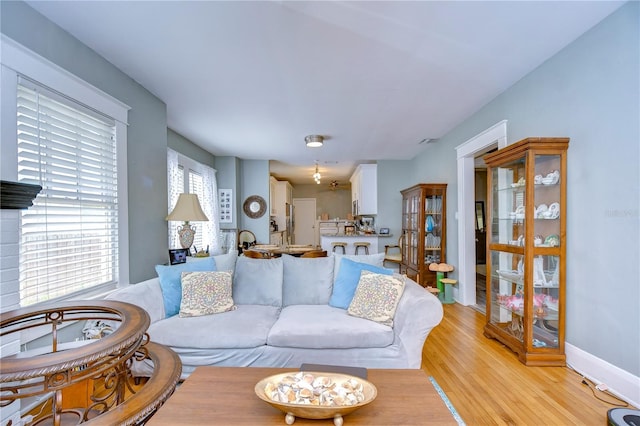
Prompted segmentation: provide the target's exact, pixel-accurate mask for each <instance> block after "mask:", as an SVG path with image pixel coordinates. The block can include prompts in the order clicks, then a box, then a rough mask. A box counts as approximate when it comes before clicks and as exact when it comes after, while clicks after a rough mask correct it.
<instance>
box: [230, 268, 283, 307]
mask: <svg viewBox="0 0 640 426" xmlns="http://www.w3.org/2000/svg"><path fill="white" fill-rule="evenodd" d="M282 264H283V262H282V258H281V257H278V258H275V259H251V258H248V257H245V256H240V257H238V260H237V261H236V273H235V275H234V277H233V301H234V302H235V303H236V304H238V305H270V306H282V282H283V266H282Z"/></svg>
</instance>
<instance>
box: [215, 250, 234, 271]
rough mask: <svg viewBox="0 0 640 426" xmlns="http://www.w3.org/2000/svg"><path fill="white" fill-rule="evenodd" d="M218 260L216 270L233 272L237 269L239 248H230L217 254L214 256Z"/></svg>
mask: <svg viewBox="0 0 640 426" xmlns="http://www.w3.org/2000/svg"><path fill="white" fill-rule="evenodd" d="M212 257H213V260H214V261H215V262H216V270H218V271H231V273H233V272H234V271H235V270H236V260H237V259H238V250H229V253H226V254H217V255H215V256H212Z"/></svg>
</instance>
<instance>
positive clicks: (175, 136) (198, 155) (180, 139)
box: [167, 129, 216, 168]
mask: <svg viewBox="0 0 640 426" xmlns="http://www.w3.org/2000/svg"><path fill="white" fill-rule="evenodd" d="M167 146H168V147H169V148H171V149H173V150H174V151H176V152H179V153H180V154H182V155H184V156H186V157H189V158H191V159H192V160H195V161H197V162H199V163H201V164H204V165H206V166H209V167H211V168H215V159H216V157H214V156H213V154H211V153H210V152H209V151H205V150H204V149H202V148H200V147H199V146H197V145H195V144H194V143H193V142H191V141H190V140H189V139H187V138H185V137H184V136H182V135H181V134H180V133H177V132H175V131H173V130H171V129H167Z"/></svg>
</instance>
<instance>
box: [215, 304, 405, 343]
mask: <svg viewBox="0 0 640 426" xmlns="http://www.w3.org/2000/svg"><path fill="white" fill-rule="evenodd" d="M224 315H226V314H224ZM393 339H394V333H393V329H392V328H391V327H387V326H385V325H382V324H379V323H377V322H373V321H369V320H365V319H362V318H356V317H353V316H350V315H349V314H347V311H345V310H344V309H339V308H333V307H331V306H328V305H291V306H286V307H284V308H282V312H280V317H279V318H278V320H277V321H276V323H275V324H274V325H273V327H272V328H271V331H270V332H269V337H268V338H267V344H268V345H271V346H280V347H291V348H308V349H326V348H344V349H347V348H371V347H375V348H382V347H386V346H389V345H390V344H392V343H393Z"/></svg>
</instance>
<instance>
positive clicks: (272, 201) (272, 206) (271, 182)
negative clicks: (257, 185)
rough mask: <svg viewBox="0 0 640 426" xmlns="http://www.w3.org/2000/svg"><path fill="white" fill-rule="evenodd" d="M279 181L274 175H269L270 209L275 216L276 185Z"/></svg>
mask: <svg viewBox="0 0 640 426" xmlns="http://www.w3.org/2000/svg"><path fill="white" fill-rule="evenodd" d="M277 183H278V181H277V180H276V178H274V177H273V176H269V210H270V211H271V216H275V215H276V214H277V212H276V187H277Z"/></svg>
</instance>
